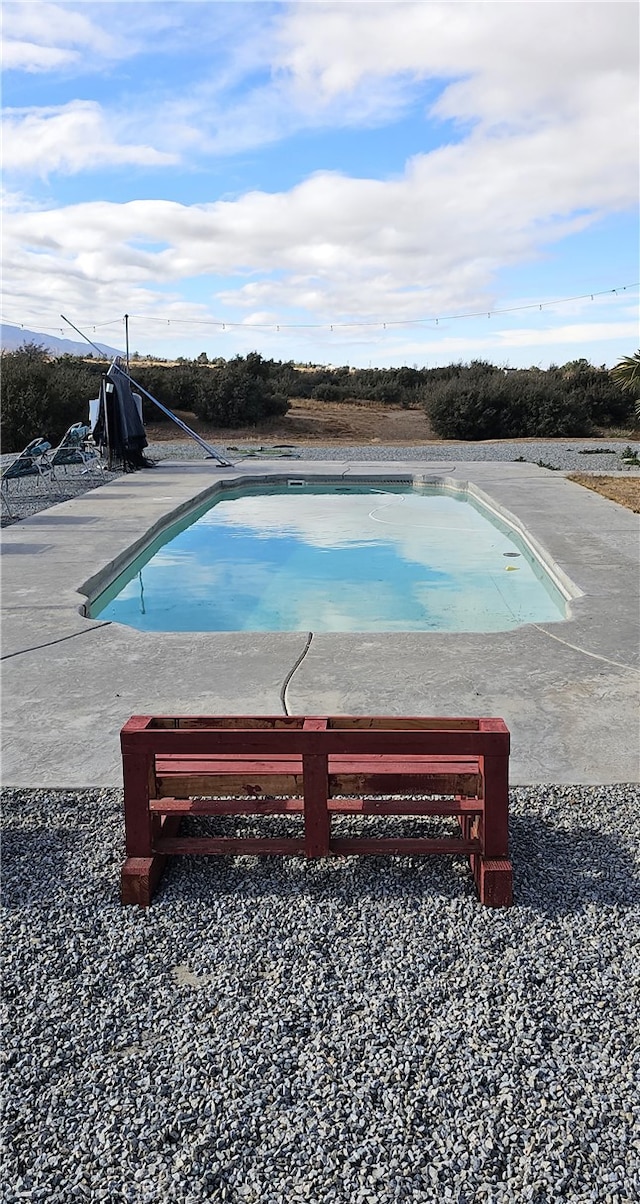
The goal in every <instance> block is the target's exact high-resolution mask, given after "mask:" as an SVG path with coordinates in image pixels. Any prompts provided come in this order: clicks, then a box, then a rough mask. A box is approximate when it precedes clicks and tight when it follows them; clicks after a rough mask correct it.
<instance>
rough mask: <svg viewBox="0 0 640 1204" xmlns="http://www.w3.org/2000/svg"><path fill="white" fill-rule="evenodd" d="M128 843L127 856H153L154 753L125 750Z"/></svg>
mask: <svg viewBox="0 0 640 1204" xmlns="http://www.w3.org/2000/svg"><path fill="white" fill-rule="evenodd" d="M122 775H123V784H124V822H125V843H126V850H127V856H128V857H150V856H151V851H152V850H151V837H152V823H151V816H150V814H149V798H150V797H152V796H153V795H154V794H155V793H156V781H155V774H154V766H153V757H152V756H150V755H149V754H148V753H145V752H143V753H142V754H140V753H137V752H123V754H122Z"/></svg>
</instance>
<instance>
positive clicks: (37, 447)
mask: <svg viewBox="0 0 640 1204" xmlns="http://www.w3.org/2000/svg"><path fill="white" fill-rule="evenodd" d="M50 451H51V444H50V443H49V440H48V439H43V438H42V436H41V435H40V436H38V438H37V439H32V440H31V443H28V444H27V446H26V447H25V448H24V451H21V452H20V455H19V456H16V458H15V460H12V461H11V463H10V464H7V466H6V468H3V469H2V481H1V482H0V487H1V488H2V489H3V490H4V492H5V497H6V498H8V494H9V485H10V483H11V482H12V481H13V482H14V483H15V485H16V488H17V489H19V488H20V487H21V485H23V484H27V485H31V484H32V483H35V484H36V486H37V487H40V486H41V485H42V483H43V481H44V480H45V478H46V477H50V478H52V479H55V478H54V475H53V465H52V463H51V460H50V458H49V454H48V453H49V452H50Z"/></svg>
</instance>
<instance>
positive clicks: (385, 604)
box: [88, 478, 567, 632]
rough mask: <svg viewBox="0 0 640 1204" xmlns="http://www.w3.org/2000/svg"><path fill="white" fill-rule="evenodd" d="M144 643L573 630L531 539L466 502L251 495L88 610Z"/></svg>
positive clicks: (449, 494)
mask: <svg viewBox="0 0 640 1204" xmlns="http://www.w3.org/2000/svg"><path fill="white" fill-rule="evenodd" d="M88 613H89V614H90V616H91V617H92V618H98V617H99V618H101V619H103V620H104V619H110V620H112V621H115V622H118V623H123V624H126V625H128V626H130V627H134V628H137V629H139V630H141V631H314V632H320V631H334V632H338V631H340V632H348V631H354V632H355V631H362V632H372V631H376V632H385V631H388V632H391V631H439V632H442V631H486V632H491V631H504V630H508V629H510V628H513V627H518V626H521V625H522V624H524V623H531V622H554V621H561V620H563V619H565V618H566V617H567V595H566V594H565V593H563V591H562V589H561V588H560V586H559V583H557V582H556V581H554V580H553V578H552V577H551V576H550V575H549V573H548V572H547V571H546V569H545V567H544V566H543V564H542V563H541V561H540V560H539V559H538V557H537V556H536V555H535V553H534V551H533V550H532V548H531V547H530V546H529V545H528V544H527V541H526V540H525V538H524V537H523V536H522V535H521V534H519V533H518V532H517V530H516V529H515V528H513V527H510V526H509V524H508V522H507V521H505V520H504V519H503V518H499V517H498V516H497V515H496V514H495V513H492V512H491V511H489V510H488V509H487V508H486V507H485V506H484V505H483V504H482V502H480V501H479V500H478V499H477V498H474V497H473V496H472V495H471V494H468V493H467V492H461V491H456V490H454V489H451V488H448V487H447V488H445V487H443V486H442V485H437V486H436V485H421V484H419V483H413V482H409V483H407V484H395V483H391V482H390V483H388V484H387V483H385V484H382V483H376V484H374V483H367V484H358V485H345V484H340V485H336V484H335V483H332V484H324V485H321V484H318V483H308V482H306V481H303V480H296V479H294V478H292V479H290V480H289V481H287V482H284V483H282V484H278V485H269V486H268V487H267V486H265V485H253V486H247V485H245V486H242V487H238V488H234V489H231V490H228V489H227V490H225V491H223V492H221V493H219V494H218V495H217V496H216V497H215V498H214V500H213V502H212V501H211V500H209V501H208V502H207V503H206V505H205V506H202V507H200V508H199V509H198V510H196V511H194V512H192V513H191V514H189V515H187V516H186V517H185V518H183V519H182V520H181V521H180V522H179V523H176V524H174V525H173V526H172V527H170V528H169V529H168V530H167V531H165V532H163V534H162V535H161V536H159V537H158V538H157V539H155V540H154V541H153V542H152V543H151V544H150V545H149V546H148V547H147V548H145V550H144V551H143V552H142V553H141V554H140V555H139V556H138V557H137V558H136V559H135V560H133V561H132V563H131V564H130V565H129V566H128V567H127V569H125V570H124V572H122V573H121V574H120V576H119V577H118V578H117V579H116V580H115V581H114V582H113V583H112V584H111V585H110V586H109V587H108V588H107V589H106V590H105V591H104V592H103V593H102V594H100V595H99V597H97V598H96V599H95V600H94V601H93V602H92V603H91V604H90V606H89V608H88Z"/></svg>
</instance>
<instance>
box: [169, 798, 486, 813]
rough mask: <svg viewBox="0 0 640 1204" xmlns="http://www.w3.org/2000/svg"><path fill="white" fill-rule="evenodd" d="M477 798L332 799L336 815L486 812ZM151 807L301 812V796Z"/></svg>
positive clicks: (185, 800)
mask: <svg viewBox="0 0 640 1204" xmlns="http://www.w3.org/2000/svg"><path fill="white" fill-rule="evenodd" d="M482 809H483V805H482V803H481V802H479V801H478V800H477V799H428V800H427V799H396V798H393V799H362V798H348V799H328V800H327V810H328V811H329V812H330V813H331V814H332V815H417V816H419V815H434V816H448V815H453V816H465V815H466V816H474V815H480V814H482ZM149 810H150V811H151V812H153V813H159V814H162V815H172V814H176V815H300V814H301V813H302V812H303V811H304V803H303V800H302V799H301V798H289V799H208V798H197V799H188V798H157V799H151V801H150V803H149Z"/></svg>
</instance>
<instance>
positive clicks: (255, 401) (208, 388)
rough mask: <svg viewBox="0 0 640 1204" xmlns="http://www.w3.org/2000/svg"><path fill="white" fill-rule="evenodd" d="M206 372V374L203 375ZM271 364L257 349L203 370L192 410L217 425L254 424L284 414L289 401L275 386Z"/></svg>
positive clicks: (236, 425)
mask: <svg viewBox="0 0 640 1204" xmlns="http://www.w3.org/2000/svg"><path fill="white" fill-rule="evenodd" d="M205 374H206V375H205ZM271 374H272V365H271V362H270V361H269V360H263V358H262V356H261V355H258V353H257V352H251V353H250V355H248V356H247V357H246V358H244V359H243V358H242V356H239V355H237V356H236V357H235V358H234V359H232V360H228V361H227V363H226V364H225V365H224V367H222V368H216V369H213V370H211V369H207V368H205V369H203V372H202V374H201V375H199V376H198V381H197V392H196V397H195V400H194V403H193V411H194V413H195V414H197V416H198V417H199V418H204V419H205V420H206V421H208V422H214V423H216V424H217V425H219V426H226V427H232V428H233V427H238V426H256V425H257V424H258V423H260V422H264V420H265V419H266V418H270V417H275V416H276V415H281V414H286V412H287V410H288V408H289V403H288V401H287V399H286V397H284V396H283V395H282V394H281V393H279V392H277V391H276V389H275V388H274V383H273V380H272V375H271Z"/></svg>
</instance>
